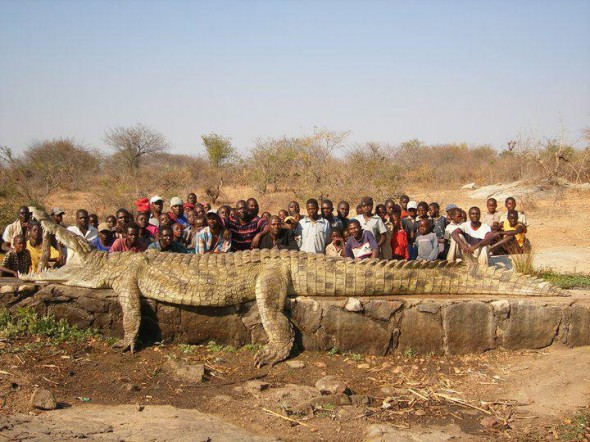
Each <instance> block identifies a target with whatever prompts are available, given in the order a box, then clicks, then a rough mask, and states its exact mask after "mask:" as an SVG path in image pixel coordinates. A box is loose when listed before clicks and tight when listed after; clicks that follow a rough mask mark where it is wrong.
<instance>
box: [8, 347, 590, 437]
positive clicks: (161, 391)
mask: <svg viewBox="0 0 590 442" xmlns="http://www.w3.org/2000/svg"><path fill="white" fill-rule="evenodd" d="M171 360H172V361H177V363H176V365H172V364H171V362H169V361H171ZM253 361H254V350H253V349H251V348H246V347H245V348H241V349H232V348H221V347H218V346H213V345H210V346H204V347H203V346H183V345H179V346H176V345H174V346H165V345H156V346H149V347H145V348H143V349H141V350H140V351H139V352H137V353H135V354H128V353H126V354H121V353H119V352H116V351H114V350H112V349H110V348H109V347H108V346H107V344H106V343H105V342H103V341H101V340H96V341H91V342H89V343H86V344H80V345H72V344H60V345H51V344H50V343H48V342H46V341H45V340H43V339H39V338H26V339H25V338H18V339H11V340H4V341H1V342H0V367H1V369H0V441H1V440H25V439H26V440H72V439H80V438H87V439H93V440H142V441H145V440H203V441H205V440H213V441H215V440H291V441H295V440H341V441H358V440H447V439H450V438H453V440H494V439H498V438H501V439H510V440H558V439H559V440H564V438H566V439H567V437H566V436H568V435H569V436H571V435H572V434H573V435H575V436H576V437H577V438H578V439H577V440H585V439H583V438H584V437H586V438H588V437H590V434H586V436H583V434H584V433H587V432H588V431H590V430H589V429H588V428H585V429H584V430H582V431H581V432H576V431H574V429H572V428H573V427H574V426H575V425H576V423H578V422H580V421H583V419H586V417H585V416H588V415H590V406H589V404H590V351H589V349H588V347H580V348H575V349H570V348H563V347H552V348H550V349H546V350H538V351H524V352H505V351H493V352H489V353H486V354H482V355H471V356H453V357H435V356H425V357H417V356H414V355H411V354H406V355H397V356H396V355H391V356H387V357H362V356H360V355H355V354H344V355H340V354H328V353H318V352H310V351H308V352H303V353H301V354H299V355H296V356H295V357H294V358H292V359H291V361H298V362H301V363H302V364H300V365H302V368H293V367H290V366H289V364H287V363H281V364H278V365H277V366H275V367H274V368H272V369H268V368H267V369H261V370H258V369H255V368H254V367H253ZM178 364H182V367H185V368H186V367H187V366H188V367H192V366H196V365H198V364H204V366H205V369H206V371H205V378H204V380H203V382H198V381H196V380H190V381H189V380H186V379H185V380H183V378H182V373H180V372H179V371H178V370H177V369H178ZM184 364H186V365H184ZM175 367H176V368H175ZM326 375H332V376H334V377H336V378H337V379H339V380H341V381H342V382H344V383H345V384H346V386H347V387H348V390H347V392H346V393H347V394H348V395H349V396H344V395H328V396H326V395H324V396H322V397H321V400H320V402H317V399H316V400H315V401H316V402H314V400H311V402H310V399H311V398H313V397H318V396H320V393H319V391H317V390H316V389H315V388H314V385H315V383H316V382H317V381H318V380H319V379H321V378H323V377H324V376H326ZM195 379H196V378H195ZM35 387H40V388H44V389H48V390H50V391H51V392H52V393H53V394H54V396H55V398H56V400H57V403H58V409H57V410H54V411H40V410H35V409H32V408H31V405H30V398H31V395H32V393H33V391H34V389H35ZM351 400H352V402H353V404H352V405H351V404H350V401H351ZM310 403H311V404H314V405H313V406H312V407H310V406H309V404H310ZM302 404H303V405H302ZM341 404H344V405H341ZM583 422H587V421H583ZM569 436H568V437H569ZM256 438H260V439H256ZM267 438H268V439H267ZM569 440H576V439H569Z"/></svg>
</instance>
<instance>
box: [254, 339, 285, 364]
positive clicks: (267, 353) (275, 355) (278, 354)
mask: <svg viewBox="0 0 590 442" xmlns="http://www.w3.org/2000/svg"><path fill="white" fill-rule="evenodd" d="M290 352H291V345H290V344H289V343H286V342H270V343H268V344H267V345H266V346H265V347H264V348H262V349H260V350H258V353H256V357H255V362H254V365H255V366H256V368H260V367H262V366H264V365H270V366H271V367H272V366H273V365H275V364H277V363H279V362H281V361H283V360H284V359H286V358H287V356H289V353H290Z"/></svg>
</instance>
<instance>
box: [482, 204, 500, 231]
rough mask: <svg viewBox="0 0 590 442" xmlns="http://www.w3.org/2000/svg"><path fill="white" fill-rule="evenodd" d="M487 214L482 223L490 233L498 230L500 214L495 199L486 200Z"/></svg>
mask: <svg viewBox="0 0 590 442" xmlns="http://www.w3.org/2000/svg"><path fill="white" fill-rule="evenodd" d="M486 207H487V209H488V213H486V214H485V216H484V218H483V222H484V223H486V224H487V225H488V226H490V227H491V228H492V231H497V230H500V212H498V211H497V210H496V209H497V208H498V201H496V199H495V198H488V200H487V201H486Z"/></svg>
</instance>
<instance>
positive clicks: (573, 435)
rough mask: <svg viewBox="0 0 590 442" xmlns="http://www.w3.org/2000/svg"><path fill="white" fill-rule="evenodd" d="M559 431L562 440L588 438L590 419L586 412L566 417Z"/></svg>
mask: <svg viewBox="0 0 590 442" xmlns="http://www.w3.org/2000/svg"><path fill="white" fill-rule="evenodd" d="M557 431H558V434H559V439H560V440H571V441H577V440H580V441H581V440H587V439H586V437H587V434H588V433H590V419H589V418H588V416H587V415H584V414H579V415H577V416H574V417H573V418H571V419H565V420H564V423H563V425H560V426H559V427H558V428H557Z"/></svg>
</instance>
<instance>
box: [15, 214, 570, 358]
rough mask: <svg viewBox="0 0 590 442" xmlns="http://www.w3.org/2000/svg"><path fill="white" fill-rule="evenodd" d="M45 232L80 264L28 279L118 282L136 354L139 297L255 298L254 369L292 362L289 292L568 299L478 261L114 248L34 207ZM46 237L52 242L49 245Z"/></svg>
mask: <svg viewBox="0 0 590 442" xmlns="http://www.w3.org/2000/svg"><path fill="white" fill-rule="evenodd" d="M33 214H34V216H35V218H36V219H37V220H39V221H40V222H41V224H42V227H43V229H44V232H45V234H54V235H56V238H57V240H58V241H60V242H61V243H62V244H64V245H65V246H66V247H68V248H69V249H72V250H74V251H75V252H76V253H77V254H78V255H79V256H80V258H81V260H80V261H81V262H80V263H79V264H73V263H68V264H66V265H65V266H64V267H62V268H60V269H56V270H48V271H43V272H32V273H30V274H27V275H20V277H21V279H24V280H29V281H46V282H58V283H61V284H65V285H70V286H77V287H87V288H112V289H113V290H114V291H115V292H116V293H117V295H118V298H119V302H120V303H121V308H122V311H123V329H124V337H123V339H122V340H121V341H119V342H118V343H117V344H115V345H116V346H117V347H120V348H122V349H123V350H131V351H133V350H134V348H135V342H136V339H137V336H138V333H139V326H140V322H141V307H140V304H141V303H140V299H141V297H144V298H148V299H153V300H157V301H161V302H165V303H169V304H176V305H187V306H211V307H220V306H227V305H238V304H240V303H243V302H246V301H251V300H254V299H255V300H256V303H257V305H258V309H259V312H260V319H261V322H262V325H263V327H264V329H265V331H266V333H267V335H268V338H269V342H268V344H267V345H266V346H265V347H264V348H263V349H261V350H260V351H259V352H258V353H257V355H256V365H257V366H259V367H260V366H262V365H264V364H270V365H274V364H276V363H277V362H280V361H282V360H284V359H285V358H287V356H288V355H289V353H290V351H291V348H292V346H293V340H294V331H293V327H292V325H291V323H290V322H289V320H288V319H287V317H286V316H285V315H284V313H283V308H284V304H285V300H286V297H287V296H386V295H404V294H459V295H462V294H465V295H468V294H494V295H552V296H557V295H562V291H561V289H559V288H557V287H556V286H554V285H553V284H550V283H548V282H545V281H543V280H541V279H538V278H536V277H534V276H527V275H523V274H520V273H517V272H515V271H512V270H508V269H506V268H504V267H500V266H490V267H486V268H482V267H480V266H478V265H477V263H476V262H475V261H467V262H447V261H431V262H427V261H385V260H352V259H349V258H336V257H327V256H325V255H315V254H309V253H303V252H295V251H286V250H281V251H279V250H277V249H273V250H251V251H244V252H237V253H228V254H208V255H194V254H178V253H167V252H159V251H156V250H148V251H147V252H144V253H132V252H117V253H106V252H101V251H97V250H92V249H91V247H90V246H89V244H88V243H87V242H86V241H85V240H84V239H83V238H81V237H79V236H76V235H75V234H73V233H71V232H69V231H68V230H67V229H65V228H64V227H62V226H59V225H57V224H55V223H54V222H53V221H52V219H51V218H50V217H49V216H48V215H47V214H46V213H45V212H43V211H40V210H36V209H35V210H33ZM46 242H48V241H46Z"/></svg>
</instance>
